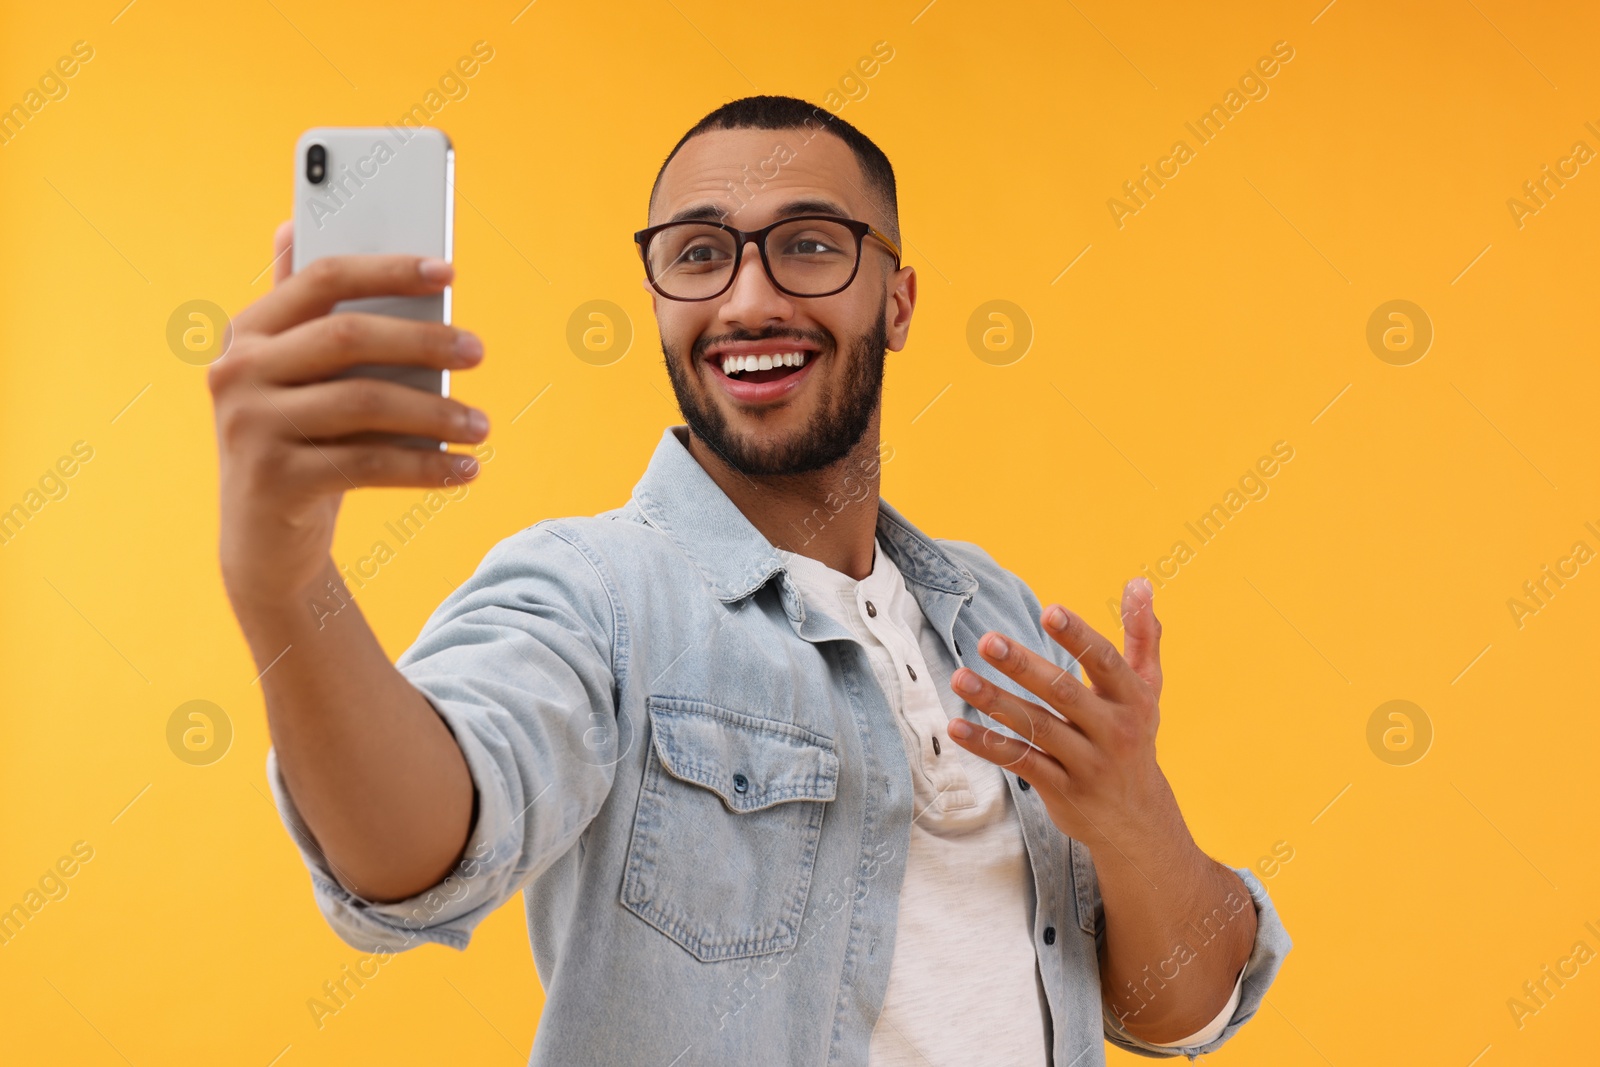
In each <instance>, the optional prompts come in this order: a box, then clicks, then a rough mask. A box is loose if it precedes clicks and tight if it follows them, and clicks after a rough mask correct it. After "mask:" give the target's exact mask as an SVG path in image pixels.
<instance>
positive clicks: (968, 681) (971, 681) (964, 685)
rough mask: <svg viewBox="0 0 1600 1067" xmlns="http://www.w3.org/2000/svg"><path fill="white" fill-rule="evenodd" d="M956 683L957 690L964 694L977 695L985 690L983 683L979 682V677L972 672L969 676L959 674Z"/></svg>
mask: <svg viewBox="0 0 1600 1067" xmlns="http://www.w3.org/2000/svg"><path fill="white" fill-rule="evenodd" d="M955 683H956V688H957V689H959V690H961V692H963V693H976V692H977V691H978V690H979V689H981V688H983V686H982V683H980V682H979V681H978V676H977V675H976V674H972V673H970V672H969V673H967V674H958V675H957V676H956V679H955Z"/></svg>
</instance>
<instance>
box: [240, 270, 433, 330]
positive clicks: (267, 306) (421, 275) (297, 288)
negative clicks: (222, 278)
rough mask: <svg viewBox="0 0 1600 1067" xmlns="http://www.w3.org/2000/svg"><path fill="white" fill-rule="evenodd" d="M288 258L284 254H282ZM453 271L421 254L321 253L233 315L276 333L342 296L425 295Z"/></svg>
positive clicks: (244, 327) (324, 311)
mask: <svg viewBox="0 0 1600 1067" xmlns="http://www.w3.org/2000/svg"><path fill="white" fill-rule="evenodd" d="M285 258H288V257H285ZM454 276H455V268H454V267H452V266H451V265H450V264H449V263H447V262H445V261H444V260H442V259H430V258H426V257H422V256H377V255H348V256H324V257H322V258H321V259H315V260H312V261H311V262H310V263H308V264H306V266H305V267H304V268H302V269H301V270H298V271H296V272H295V273H293V274H291V275H289V276H288V277H287V278H285V279H284V280H283V281H282V282H281V283H280V284H279V285H278V286H277V287H276V288H275V289H273V290H272V292H270V293H268V294H267V295H266V296H264V297H262V298H261V299H260V300H257V301H256V302H255V303H254V304H251V305H250V306H249V307H247V308H245V309H244V310H243V311H241V312H239V314H238V315H237V316H236V317H235V318H234V326H235V329H236V330H237V331H238V332H239V333H241V334H243V333H278V332H279V331H281V330H287V329H288V328H289V327H291V326H295V325H298V324H299V323H302V322H305V321H306V320H307V319H313V318H316V317H317V316H318V315H326V314H327V313H328V312H329V311H331V310H333V306H334V305H335V304H337V303H339V302H340V301H341V300H356V299H360V298H362V297H370V296H428V295H431V294H433V293H437V292H440V291H442V290H443V289H444V287H445V286H446V285H448V284H449V283H450V280H451V278H453V277H454Z"/></svg>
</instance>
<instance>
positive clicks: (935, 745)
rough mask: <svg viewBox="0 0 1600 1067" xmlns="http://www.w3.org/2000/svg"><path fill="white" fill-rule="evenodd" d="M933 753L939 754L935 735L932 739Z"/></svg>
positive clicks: (937, 740)
mask: <svg viewBox="0 0 1600 1067" xmlns="http://www.w3.org/2000/svg"><path fill="white" fill-rule="evenodd" d="M933 754H934V755H935V756H937V755H938V754H939V739H938V738H937V737H935V738H934V739H933Z"/></svg>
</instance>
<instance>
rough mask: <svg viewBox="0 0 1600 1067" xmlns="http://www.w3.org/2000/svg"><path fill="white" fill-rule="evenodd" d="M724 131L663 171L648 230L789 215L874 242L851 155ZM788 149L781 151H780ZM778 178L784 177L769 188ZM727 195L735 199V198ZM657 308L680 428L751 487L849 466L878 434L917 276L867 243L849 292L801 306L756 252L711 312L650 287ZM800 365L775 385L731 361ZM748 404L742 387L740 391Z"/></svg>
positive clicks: (779, 134) (772, 135) (827, 139)
mask: <svg viewBox="0 0 1600 1067" xmlns="http://www.w3.org/2000/svg"><path fill="white" fill-rule="evenodd" d="M807 133H808V131H806V130H803V129H794V130H717V131H713V132H709V133H704V134H699V135H697V136H695V137H692V138H690V139H689V141H688V142H686V143H685V144H684V146H683V147H682V148H681V149H679V151H678V154H677V155H676V156H674V157H673V160H672V162H671V163H669V164H668V165H667V169H666V171H665V172H664V173H663V174H662V176H661V183H660V185H659V187H658V188H657V190H656V198H655V203H654V204H653V205H652V207H651V212H650V224H651V225H656V224H658V223H663V222H668V221H671V220H673V219H675V218H677V217H679V216H680V215H683V214H687V213H690V212H693V211H695V209H697V208H698V209H703V208H705V207H707V206H711V207H715V208H716V209H717V210H718V212H719V215H718V217H717V218H716V220H715V221H721V222H724V223H726V224H727V225H729V226H736V227H738V228H739V229H741V230H754V229H759V228H760V227H762V226H765V225H767V224H768V223H770V222H773V221H776V220H777V219H779V218H782V217H785V216H788V215H799V214H807V215H811V214H831V215H842V216H844V217H846V218H852V219H861V220H863V221H865V222H869V223H871V224H872V225H873V226H874V227H875V228H876V229H877V230H879V231H880V232H886V230H887V220H886V219H885V218H884V217H883V213H882V212H881V211H880V210H879V209H878V208H877V206H876V205H875V203H874V199H875V198H874V196H873V194H872V193H871V192H870V191H869V190H868V188H867V183H866V180H865V179H864V177H863V176H862V173H861V168H860V165H859V164H857V162H856V160H855V156H854V155H852V154H851V152H850V149H849V148H848V147H847V146H846V145H845V143H844V142H843V141H842V140H840V139H839V138H838V137H835V136H834V135H832V134H830V133H816V134H815V135H813V136H812V139H811V140H810V141H806V140H805V138H806V136H807ZM780 145H782V146H786V150H781V151H779V150H778V146H780ZM775 151H776V152H777V158H778V159H782V160H787V162H784V163H783V164H782V165H781V166H779V165H778V164H777V163H775V162H773V159H774V154H775ZM775 169H776V170H777V175H776V177H771V178H768V180H766V181H765V182H764V183H762V182H761V178H762V177H765V176H767V175H771V174H772V173H773V171H774V170H775ZM730 183H732V188H730ZM644 284H645V287H646V288H647V289H649V291H650V293H651V297H652V299H653V301H654V304H655V314H656V323H657V325H658V326H659V328H660V331H661V350H662V353H663V355H664V356H665V358H666V364H667V374H668V377H670V378H671V380H672V388H673V392H674V393H676V394H677V398H678V406H679V408H680V409H681V410H682V412H683V416H684V420H685V421H686V422H687V423H688V425H689V427H690V429H691V430H692V431H693V432H694V434H695V435H696V436H698V437H699V438H700V439H702V440H703V441H705V442H706V443H707V444H708V445H709V446H710V447H711V448H712V450H713V451H714V452H715V453H716V454H717V455H718V456H720V457H721V458H722V460H723V461H724V462H726V463H727V464H728V465H729V466H731V467H733V468H734V469H736V470H739V471H742V472H743V473H745V474H747V475H751V476H758V475H765V476H772V475H784V474H802V473H805V472H807V471H813V470H818V469H820V468H823V467H826V466H828V465H829V464H831V463H834V462H836V461H838V460H839V459H841V458H843V457H844V456H846V455H848V454H849V452H850V450H851V449H852V448H853V447H854V446H855V445H856V443H857V442H858V441H860V440H861V437H862V435H863V434H864V433H865V432H866V430H867V428H868V426H870V425H871V423H872V419H873V416H874V414H875V413H876V411H877V408H878V401H879V397H880V395H881V390H882V385H883V365H884V355H885V352H886V351H887V350H890V349H892V350H894V351H896V352H898V351H900V349H901V348H902V347H904V345H905V340H906V334H907V332H908V331H909V329H910V325H911V308H912V305H913V304H914V302H915V298H916V281H915V274H914V272H913V271H912V270H911V268H909V267H906V268H903V269H902V270H900V271H898V272H897V271H895V269H894V256H893V254H892V253H891V252H890V251H889V250H888V248H887V247H886V246H884V245H883V244H882V243H880V242H879V241H877V240H875V239H873V238H871V237H868V238H866V239H865V241H864V243H863V245H862V249H861V266H860V269H859V271H858V272H857V274H856V277H855V280H854V281H852V282H851V283H850V285H849V287H848V288H846V289H845V290H844V291H843V292H840V293H835V294H834V295H833V296H825V297H793V296H789V295H787V294H785V293H782V292H780V291H779V290H778V289H777V288H775V287H774V286H773V284H772V282H771V280H770V279H769V278H768V277H767V275H766V272H765V271H764V270H763V269H762V266H761V257H760V254H759V252H758V250H757V249H756V247H755V245H754V244H747V245H746V246H745V248H744V251H743V256H742V259H741V262H740V264H739V271H738V274H737V275H736V276H735V277H734V279H733V284H732V285H731V286H730V287H729V289H728V291H727V292H725V293H723V294H722V295H721V296H717V297H714V298H712V299H710V300H700V301H679V300H669V299H667V298H665V297H663V296H661V295H660V294H658V293H656V292H655V290H654V289H650V288H649V283H648V282H645V283H644ZM796 352H799V353H803V355H804V363H803V364H801V365H800V366H799V367H798V368H795V369H791V370H789V371H788V372H787V374H786V375H785V376H784V377H782V378H781V379H776V376H777V374H779V373H782V371H781V370H780V369H778V368H774V370H772V371H766V372H762V371H756V372H753V373H752V372H745V373H743V374H736V375H735V376H734V379H733V380H732V381H730V378H729V376H728V375H726V374H724V373H723V364H724V361H725V360H726V359H727V358H728V357H730V356H733V355H745V356H749V355H755V356H760V355H762V354H766V355H774V356H777V355H781V354H783V353H796ZM740 378H743V379H745V380H746V381H752V380H759V379H763V378H775V379H776V381H775V383H774V385H773V386H772V387H770V388H769V389H766V390H763V391H764V392H768V393H771V394H772V395H769V396H763V397H751V396H742V397H741V396H740V395H739V392H740V387H739V386H738V385H736V384H734V383H735V382H736V381H737V380H738V379H740ZM745 391H746V392H748V391H749V390H748V388H747V389H746V390H745Z"/></svg>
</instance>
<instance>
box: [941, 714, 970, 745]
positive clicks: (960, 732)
mask: <svg viewBox="0 0 1600 1067" xmlns="http://www.w3.org/2000/svg"><path fill="white" fill-rule="evenodd" d="M945 729H946V730H948V731H949V732H950V736H951V737H953V738H955V739H956V740H957V741H965V740H966V739H967V738H969V737H971V736H972V724H971V723H970V722H968V721H967V720H965V719H951V720H950V725H949V726H947V727H945Z"/></svg>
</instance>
